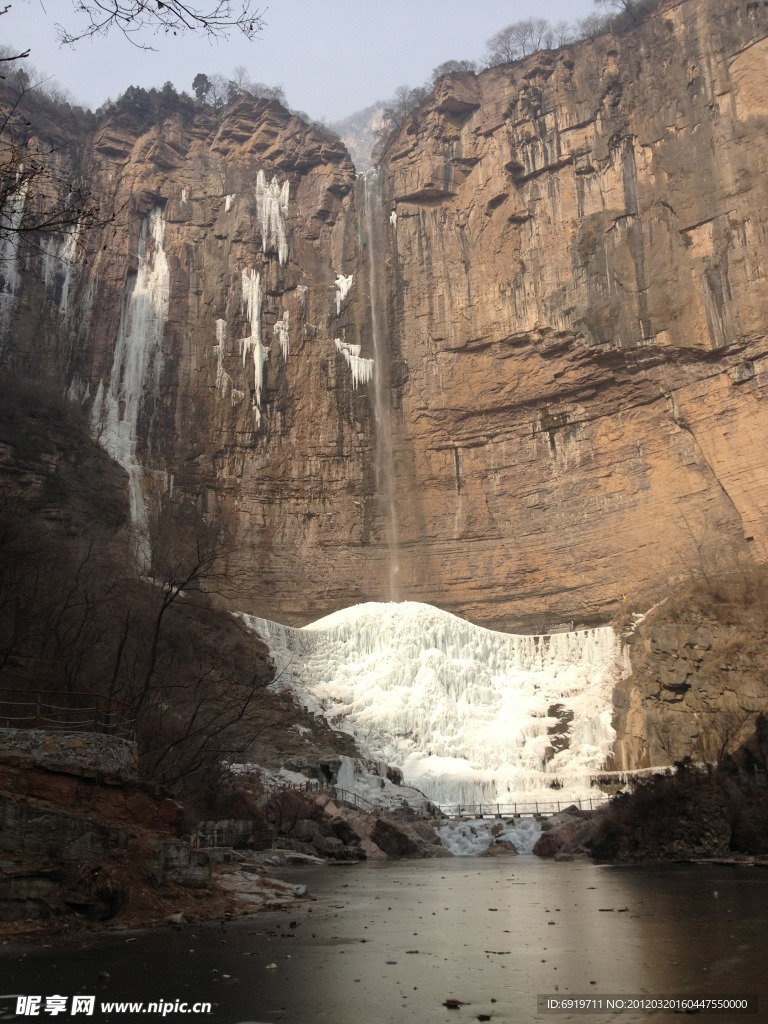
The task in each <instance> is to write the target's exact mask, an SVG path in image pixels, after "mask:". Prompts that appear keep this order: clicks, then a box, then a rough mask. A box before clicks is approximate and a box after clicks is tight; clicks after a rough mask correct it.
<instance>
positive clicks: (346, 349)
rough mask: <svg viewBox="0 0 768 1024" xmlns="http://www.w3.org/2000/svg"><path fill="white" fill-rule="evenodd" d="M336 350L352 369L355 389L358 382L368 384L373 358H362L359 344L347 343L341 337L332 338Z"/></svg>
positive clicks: (371, 374)
mask: <svg viewBox="0 0 768 1024" xmlns="http://www.w3.org/2000/svg"><path fill="white" fill-rule="evenodd" d="M333 343H334V345H335V346H336V351H337V352H339V353H341V355H343V356H344V361H345V362H346V364H347V366H348V367H349V368H350V370H351V371H352V387H353V388H354V389H355V391H357V387H358V385H359V384H368V383H369V382H370V381H371V380H372V379H373V360H372V359H364V358H363V357H362V356H361V355H360V346H359V345H348V344H347V343H346V341H342V340H341V338H334V341H333Z"/></svg>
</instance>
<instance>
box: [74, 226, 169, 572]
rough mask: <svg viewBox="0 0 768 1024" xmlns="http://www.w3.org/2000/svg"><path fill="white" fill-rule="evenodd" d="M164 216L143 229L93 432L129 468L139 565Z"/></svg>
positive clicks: (161, 321)
mask: <svg viewBox="0 0 768 1024" xmlns="http://www.w3.org/2000/svg"><path fill="white" fill-rule="evenodd" d="M164 243H165V222H164V220H163V216H162V213H161V211H160V210H159V209H155V210H152V211H151V212H150V213H149V214H148V215H147V217H146V218H145V219H144V222H143V223H142V226H141V232H140V234H139V247H138V263H139V268H138V272H137V274H136V277H135V280H134V281H133V283H131V282H129V283H128V284H127V285H126V293H125V297H124V300H123V303H122V312H121V314H120V324H119V327H118V332H117V342H116V344H115V353H114V357H113V361H112V372H111V374H110V378H109V385H108V387H107V388H106V389H105V388H104V383H103V381H101V382H99V388H98V392H97V394H96V398H95V400H94V403H93V409H92V410H91V423H92V428H93V431H94V434H95V435H96V437H97V438H98V440H99V442H100V443H101V444H102V445H103V447H104V448H106V450H107V451H108V452H109V454H110V455H111V456H112V458H113V459H114V460H115V461H116V462H118V463H119V464H120V465H121V466H122V467H123V469H125V471H126V472H127V474H128V488H129V495H130V502H131V522H132V524H133V527H134V531H135V533H136V537H137V541H138V552H137V558H138V562H139V566H140V568H145V567H146V566H147V565H148V563H149V557H150V550H149V530H148V518H147V508H146V504H145V500H144V491H143V485H142V476H143V471H142V467H141V464H140V462H139V459H138V455H137V446H138V437H139V429H138V428H139V417H140V415H141V413H142V410H143V409H144V406H145V404H146V402H147V395H148V394H149V395H151V396H152V398H153V399H154V401H155V402H157V400H158V397H159V394H158V392H159V386H160V372H161V369H162V364H163V330H164V328H165V320H166V317H167V315H168V299H169V295H170V275H169V270H168V260H167V258H166V255H165V251H164V249H163V245H164Z"/></svg>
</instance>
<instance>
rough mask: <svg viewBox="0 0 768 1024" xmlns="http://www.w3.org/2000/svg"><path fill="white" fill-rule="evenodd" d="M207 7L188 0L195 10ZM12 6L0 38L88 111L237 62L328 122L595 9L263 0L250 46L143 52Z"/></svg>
mask: <svg viewBox="0 0 768 1024" xmlns="http://www.w3.org/2000/svg"><path fill="white" fill-rule="evenodd" d="M208 2H209V0H197V6H198V7H203V6H207V5H208ZM11 5H12V6H11V10H10V11H9V12H8V13H7V14H5V15H3V16H2V17H1V18H0V39H2V41H3V43H5V44H6V45H12V46H14V47H19V48H20V49H26V48H27V47H29V48H30V49H31V51H32V52H31V55H30V58H29V62H30V63H31V64H32V65H33V66H34V67H35V68H36V69H37V71H38V72H41V73H43V74H44V75H47V76H52V77H54V78H55V79H56V80H57V82H58V84H59V85H60V86H62V87H64V88H65V89H68V90H69V91H70V92H71V93H72V94H73V95H74V97H75V99H76V100H77V101H78V102H80V103H84V104H86V105H87V106H91V107H94V108H95V107H98V106H99V105H100V104H101V103H103V102H104V100H106V99H108V98H113V99H114V98H115V97H116V96H118V95H119V94H120V93H121V92H123V91H124V90H125V89H126V88H127V87H128V86H129V85H141V86H144V87H145V88H149V87H151V86H162V85H163V84H164V83H165V82H167V81H169V80H170V81H171V82H173V84H174V85H175V86H176V88H177V89H178V90H179V91H181V90H182V89H184V90H185V91H186V92H189V93H191V91H192V79H193V78H194V77H195V75H196V74H197V73H198V72H200V71H202V72H204V73H205V74H208V75H211V74H217V73H219V74H224V75H228V74H229V73H230V72H231V71H232V69H233V68H235V67H237V66H238V65H244V66H245V67H247V68H248V71H249V77H250V78H251V79H252V80H254V81H257V82H265V83H266V84H267V85H281V86H282V87H283V88H284V90H285V93H286V98H287V100H288V103H289V105H290V106H291V107H293V108H294V109H298V110H304V111H306V112H307V113H308V114H309V115H310V116H311V117H313V118H316V119H321V118H326V119H327V120H329V121H334V120H338V119H340V118H342V117H345V116H346V115H347V114H351V113H354V112H355V111H356V110H359V109H361V108H362V107H366V106H368V105H369V104H371V103H374V102H376V101H377V100H380V99H388V98H389V97H390V96H391V95H392V93H393V92H394V91H395V89H396V88H397V86H398V85H402V84H404V83H407V84H408V85H411V86H415V85H421V84H422V83H424V82H425V81H426V80H427V79H428V78H429V76H430V73H431V71H432V69H433V68H434V67H436V66H437V65H438V64H442V63H443V62H444V61H446V60H476V59H479V58H481V57H482V56H483V53H484V51H485V41H486V39H487V38H488V37H489V36H490V35H492V34H493V33H494V32H496V31H498V30H499V29H500V28H503V27H504V26H505V25H508V24H509V23H510V22H513V21H518V20H519V19H521V18H526V17H546V18H547V19H548V20H549V21H551V22H556V21H559V20H565V21H575V20H577V19H578V18H583V17H585V16H586V15H588V14H591V13H592V12H593V11H594V6H593V3H592V0H544V2H539V3H536V2H535V0H265V3H264V4H261V5H260V8H261V10H262V11H263V12H264V16H265V20H266V22H267V24H266V26H265V28H264V31H263V32H262V33H261V35H260V36H258V37H257V38H256V39H255V40H254V41H253V42H250V43H249V42H247V40H246V39H245V38H244V37H243V36H242V35H240V34H239V33H233V34H232V35H231V36H230V38H229V39H227V40H224V41H221V42H218V43H213V44H211V43H209V42H207V41H206V40H205V39H204V38H201V37H199V36H198V37H194V36H191V35H189V36H184V37H181V38H179V37H177V38H174V37H172V36H162V35H160V36H156V37H149V38H148V39H146V40H144V41H145V42H149V43H150V44H151V45H153V46H156V47H157V50H156V52H154V53H147V52H145V51H142V50H139V49H137V48H136V47H135V46H132V45H131V44H130V43H129V42H128V41H127V40H126V39H125V38H124V37H123V36H122V35H121V34H120V33H119V32H116V31H114V30H113V32H112V33H110V35H109V36H107V37H100V38H97V39H95V40H93V41H91V42H82V43H79V44H78V45H77V46H76V47H75V48H69V47H66V48H62V47H60V46H59V45H58V42H57V38H56V30H55V24H56V23H57V22H61V23H63V24H65V25H66V27H67V28H68V29H71V27H72V26H74V27H77V26H78V24H79V22H78V20H77V18H76V17H75V15H74V13H73V3H72V0H11ZM2 6H3V4H0V7H2Z"/></svg>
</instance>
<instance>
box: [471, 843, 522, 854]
mask: <svg viewBox="0 0 768 1024" xmlns="http://www.w3.org/2000/svg"><path fill="white" fill-rule="evenodd" d="M517 854H518V850H517V847H516V846H515V844H514V843H510V841H509V840H508V839H497V840H496V842H495V843H494V844H493V846H489V847H488V849H487V850H483V852H482V853H480V854H478V856H479V857H516V856H517Z"/></svg>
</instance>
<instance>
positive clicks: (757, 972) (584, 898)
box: [0, 857, 768, 1024]
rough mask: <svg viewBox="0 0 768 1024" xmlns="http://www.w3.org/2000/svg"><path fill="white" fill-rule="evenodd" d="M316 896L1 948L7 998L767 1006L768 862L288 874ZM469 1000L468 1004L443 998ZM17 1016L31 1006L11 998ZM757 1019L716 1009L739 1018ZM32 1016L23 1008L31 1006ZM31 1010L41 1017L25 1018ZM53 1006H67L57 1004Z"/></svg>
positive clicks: (226, 1022) (530, 1017)
mask: <svg viewBox="0 0 768 1024" xmlns="http://www.w3.org/2000/svg"><path fill="white" fill-rule="evenodd" d="M282 874H283V877H285V878H289V879H290V880H292V881H302V882H307V884H308V885H309V887H310V891H311V893H312V896H313V897H314V899H313V900H312V901H306V902H304V903H303V904H302V905H301V906H300V907H299V908H298V909H296V910H294V911H289V912H286V913H284V914H279V915H276V914H269V915H259V916H258V917H252V918H248V919H243V920H240V921H238V922H237V923H230V924H227V925H226V928H225V929H223V928H222V927H221V926H220V925H219V924H215V925H206V926H188V927H185V928H183V929H181V930H176V931H171V930H163V931H160V932H153V933H144V934H142V935H140V936H139V937H138V938H137V937H136V935H135V934H130V935H128V934H123V935H121V934H120V933H112V934H109V935H107V936H100V937H89V938H83V937H80V938H78V939H72V940H69V944H67V945H64V946H57V947H54V948H48V949H40V948H37V949H34V950H33V949H25V950H22V949H19V948H18V947H16V948H13V949H11V948H9V947H5V949H4V951H2V952H0V972H1V974H2V989H1V990H0V991H2V993H3V994H9V995H10V994H13V995H16V994H27V995H30V994H33V995H34V994H37V995H40V996H41V997H43V998H44V997H48V996H53V995H60V996H66V997H67V998H68V999H69V1001H70V1002H69V1003H68V1007H69V1006H70V1005H71V998H72V996H74V995H76V994H81V995H94V996H95V997H96V1010H95V1012H94V1014H93V1016H90V1017H87V1016H86V1015H85V1014H83V1015H76V1016H75V1017H74V1018H73V1019H75V1020H77V1019H80V1020H86V1019H92V1020H99V1021H105V1022H112V1021H115V1022H117V1021H123V1022H127V1021H130V1020H132V1019H144V1020H160V1019H163V1018H162V1015H161V1014H160V1013H150V1014H148V1013H147V1012H146V1011H144V1012H143V1013H141V1014H138V1013H137V1012H136V1010H135V1009H134V1010H133V1011H132V1012H131V1011H123V1012H115V1011H114V1010H112V1011H108V1010H104V1009H103V1004H104V1003H106V1002H111V1001H132V1002H138V1001H142V1000H143V1001H147V1002H148V1001H150V1000H154V1001H162V1002H167V1003H171V1004H173V1005H174V1006H175V1005H176V1002H177V1001H179V1003H181V1002H188V1003H189V1004H193V1003H195V1002H198V1001H200V1002H211V1003H212V1004H213V1008H212V1011H211V1013H210V1014H206V1015H202V1014H195V1013H193V1014H189V1013H188V1014H182V1013H180V1012H175V1011H170V1012H168V1013H167V1014H166V1016H165V1019H166V1020H169V1019H170V1020H174V1021H181V1020H187V1021H195V1022H199V1021H203V1020H206V1021H212V1022H216V1024H238V1022H246V1021H251V1022H254V1021H259V1022H265V1024H266V1022H271V1024H280V1022H285V1024H442V1022H446V1024H469V1022H471V1021H475V1020H487V1019H490V1020H492V1021H494V1022H513V1024H530V1022H533V1021H542V1022H547V1021H549V1022H552V1024H554V1022H559V1021H564V1020H573V1021H575V1022H577V1024H578V1022H582V1024H587V1022H589V1021H602V1022H608V1021H613V1020H621V1021H624V1022H632V1024H636V1022H639V1021H646V1020H648V1021H656V1020H660V1021H663V1020H670V1021H671V1020H673V1019H680V1017H679V1015H677V1014H675V1015H673V1014H667V1013H662V1014H658V1013H657V1014H650V1013H647V1012H643V1013H636V1012H625V1013H623V1014H617V1013H615V1012H610V1013H600V1014H595V1013H592V1012H590V1013H587V1014H571V1013H568V1012H556V1013H543V1012H540V1011H538V1010H537V995H549V996H551V997H554V998H563V997H571V996H574V995H581V996H588V997H591V998H605V997H606V996H608V995H611V994H614V995H616V994H623V995H627V994H635V995H641V994H644V995H646V996H670V995H681V996H696V997H699V996H701V997H711V996H730V997H744V996H751V997H753V998H754V997H755V996H760V997H761V1010H760V1012H759V1013H758V1014H757V1015H749V1016H745V1017H744V1019H745V1020H746V1021H749V1020H754V1021H758V1020H761V1019H762V1020H765V1019H766V1016H764V1014H766V1013H768V980H767V975H768V972H766V968H765V963H766V953H768V931H767V929H766V921H768V870H766V869H760V868H752V869H750V868H734V867H725V866H723V867H715V866H693V865H673V866H665V867H650V868H617V867H597V866H594V865H592V864H590V863H582V862H573V863H553V862H549V861H542V860H539V859H537V858H535V857H517V858H515V857H512V858H508V859H504V860H490V859H488V860H486V859H479V860H478V859H474V858H455V859H451V860H449V859H447V858H446V859H441V860H437V861H426V862H424V861H419V862H415V861H410V862H399V863H397V862H395V863H392V862H389V863H385V864H381V865H373V864H360V865H353V866H349V867H324V868H314V869H305V870H299V869H294V870H286V871H284V872H283V873H282ZM449 1000H458V1001H459V1002H460V1003H461V1004H462V1005H460V1006H459V1007H458V1008H456V1009H451V1008H449V1007H447V1006H445V1005H444V1004H445V1003H446V1002H447V1001H449ZM0 1007H1V1008H0V1019H5V1020H8V1019H13V1017H12V1016H11V1011H12V1010H13V1009H15V1002H13V1001H11V1000H5V1001H4V1002H3V1003H2V1004H0ZM737 1017H738V1019H741V1014H736V1013H733V1012H726V1013H720V1014H709V1013H700V1014H698V1015H697V1018H696V1019H698V1020H705V1021H707V1020H712V1021H720V1022H722V1024H726V1022H729V1021H731V1020H734V1019H737ZM18 1019H22V1018H18ZM24 1019H26V1018H24ZM38 1019H58V1020H69V1019H70V1012H69V1008H68V1010H67V1014H66V1015H62V1016H58V1017H56V1018H53V1017H51V1016H48V1015H46V1014H45V1013H44V1012H41V1013H40V1015H39V1016H38Z"/></svg>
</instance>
